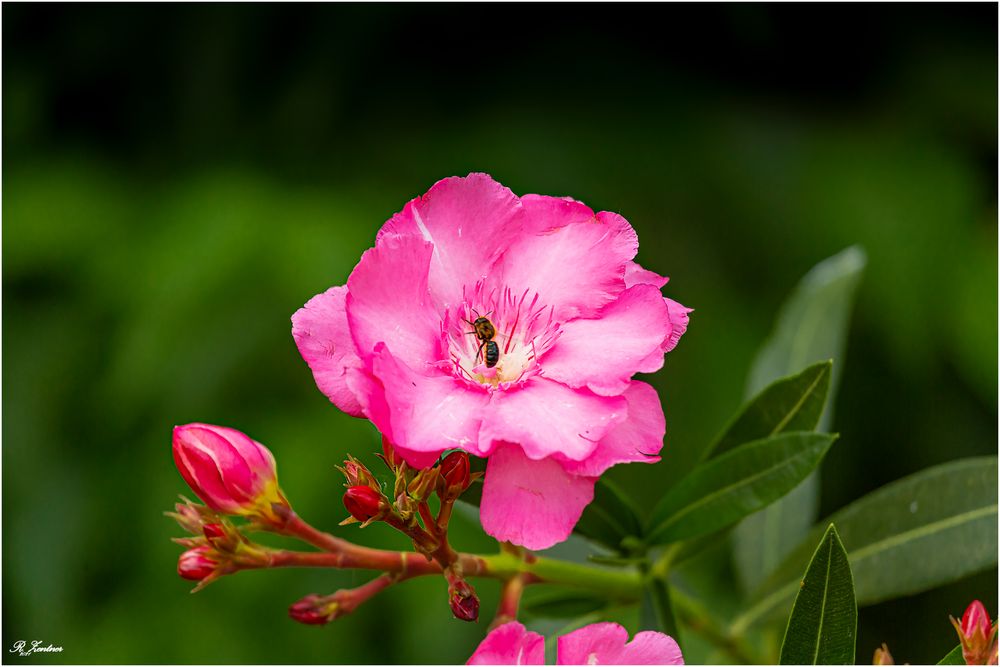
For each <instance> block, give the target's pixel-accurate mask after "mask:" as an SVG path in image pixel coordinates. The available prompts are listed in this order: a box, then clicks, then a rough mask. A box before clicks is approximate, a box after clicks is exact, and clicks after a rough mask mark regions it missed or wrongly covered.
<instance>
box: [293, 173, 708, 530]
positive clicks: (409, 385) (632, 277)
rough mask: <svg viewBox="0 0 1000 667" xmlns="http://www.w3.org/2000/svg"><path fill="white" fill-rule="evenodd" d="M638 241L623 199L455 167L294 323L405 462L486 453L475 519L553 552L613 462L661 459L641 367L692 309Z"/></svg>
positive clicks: (356, 409)
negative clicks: (614, 205)
mask: <svg viewBox="0 0 1000 667" xmlns="http://www.w3.org/2000/svg"><path fill="white" fill-rule="evenodd" d="M638 249H639V239H638V236H637V235H636V232H635V230H634V229H633V228H632V226H631V225H630V224H629V223H628V221H627V220H626V219H625V218H623V217H622V216H620V215H618V214H617V213H610V212H607V211H601V212H594V211H593V210H592V209H590V208H589V207H587V206H586V205H584V204H583V203H581V202H578V201H574V200H572V199H569V198H562V197H548V196H540V195H524V196H520V197H519V196H517V195H515V194H514V193H513V192H511V191H510V190H509V189H507V188H505V187H504V186H503V185H501V184H500V183H497V182H496V181H494V180H493V179H492V178H490V177H489V176H487V175H486V174H470V175H469V176H467V177H465V178H446V179H444V180H442V181H439V182H438V183H437V184H435V185H434V187H432V188H431V189H430V191H429V192H427V193H426V194H425V195H423V196H422V197H418V198H416V199H414V200H412V201H410V202H409V203H408V204H407V205H406V206H405V207H403V210H402V211H400V212H399V213H397V214H396V215H394V216H393V217H392V218H391V219H390V220H389V221H388V222H386V223H385V225H384V226H383V227H382V229H381V230H380V231H379V233H378V236H377V237H376V239H375V247H374V248H372V249H370V250H368V251H367V252H365V253H364V255H362V257H361V260H360V261H359V262H358V265H357V266H356V267H355V268H354V270H353V271H352V272H351V275H350V277H349V278H348V279H347V284H345V285H341V286H337V287H331V288H330V289H328V290H327V291H326V292H323V293H322V294H318V295H316V296H315V297H313V298H312V299H310V300H309V302H308V303H306V304H305V306H304V307H303V308H301V309H300V310H299V311H298V312H296V313H295V315H294V316H293V317H292V334H293V336H294V337H295V342H296V344H297V345H298V348H299V352H300V353H301V354H302V357H303V358H304V359H305V361H306V362H307V363H308V364H309V367H310V369H311V370H312V372H313V376H314V378H315V380H316V384H317V385H318V387H319V389H320V390H321V391H322V392H323V393H324V394H326V395H327V396H328V397H329V399H330V400H331V401H332V402H333V403H334V404H335V405H336V406H337V407H339V408H340V409H341V410H343V411H344V412H346V413H348V414H350V415H353V416H355V417H364V418H367V419H369V420H371V421H372V423H374V424H375V426H376V427H377V428H378V429H379V431H381V433H382V435H383V436H384V438H385V439H386V441H391V442H392V445H393V450H392V451H393V452H394V453H395V454H398V455H399V456H400V457H401V458H402V459H404V460H405V461H406V463H407V464H408V466H410V467H412V468H418V469H422V468H427V467H429V466H431V465H433V464H434V463H435V462H436V461H437V460H438V458H439V456H440V454H441V453H442V452H444V451H447V450H449V449H461V450H463V451H465V452H467V453H468V454H470V455H472V456H478V457H481V458H486V459H487V466H486V476H485V478H484V482H483V494H482V504H481V515H480V516H481V519H482V523H483V528H484V529H485V530H486V532H487V533H488V534H490V535H492V536H493V537H495V538H496V539H497V540H500V541H505V542H513V543H514V544H519V545H521V546H524V547H527V548H529V549H544V548H547V547H550V546H552V545H553V544H556V543H557V542H561V541H563V540H565V539H566V538H567V537H568V536H569V534H570V532H571V531H572V529H573V526H574V525H575V524H576V522H577V521H578V520H579V519H580V515H581V514H582V512H583V509H584V507H586V506H587V504H588V503H590V502H591V500H593V497H594V483H595V482H596V480H597V478H598V477H600V476H601V475H602V474H603V473H604V471H605V470H607V469H608V468H610V467H611V466H614V465H617V464H619V463H629V462H643V463H655V462H656V461H658V460H659V453H660V450H661V448H662V447H663V436H664V432H665V422H664V417H663V408H662V406H661V405H660V399H659V396H657V394H656V390H655V389H653V387H652V386H650V385H649V384H646V383H645V382H641V381H638V380H633V379H632V378H633V376H634V375H635V374H636V373H652V372H655V371H657V370H659V369H660V368H661V367H662V366H663V362H664V355H665V354H666V353H667V352H669V351H670V350H671V349H673V348H674V346H675V345H677V342H678V340H679V339H680V337H681V335H682V334H683V333H684V332H685V330H686V329H687V325H688V313H689V312H690V309H688V308H685V307H684V306H682V305H681V304H679V303H677V302H676V301H673V300H672V299H668V298H665V297H664V296H663V294H662V293H661V291H660V290H661V288H662V287H663V286H664V285H665V284H666V283H667V278H666V277H664V276H660V275H658V274H656V273H653V272H652V271H648V270H646V269H644V268H643V267H641V266H640V265H639V264H637V263H636V262H635V261H634V258H635V256H636V253H637V251H638ZM479 320H486V321H488V323H489V326H485V325H484V324H483V323H482V322H480V325H478V326H477V325H476V322H477V321H479ZM487 345H489V347H484V346H487ZM487 352H490V355H489V356H487Z"/></svg>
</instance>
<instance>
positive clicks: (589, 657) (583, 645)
mask: <svg viewBox="0 0 1000 667" xmlns="http://www.w3.org/2000/svg"><path fill="white" fill-rule="evenodd" d="M626 642H628V631H627V630H626V629H625V628H623V627H622V626H620V625H618V624H617V623H594V624H592V625H587V626H584V627H582V628H580V629H579V630H574V631H573V632H570V633H569V634H566V635H563V636H562V637H560V638H559V640H558V646H557V658H556V664H557V665H683V664H684V657H683V656H682V655H681V650H680V647H679V646H677V642H675V641H674V640H673V638H671V637H669V636H668V635H665V634H663V633H662V632H648V631H647V632H640V633H638V634H637V635H636V636H635V639H633V640H632V641H631V642H629V643H626Z"/></svg>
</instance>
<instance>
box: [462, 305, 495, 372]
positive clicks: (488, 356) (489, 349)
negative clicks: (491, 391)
mask: <svg viewBox="0 0 1000 667" xmlns="http://www.w3.org/2000/svg"><path fill="white" fill-rule="evenodd" d="M473 312H475V311H473ZM490 312H492V311H490ZM486 315H489V313H486ZM486 315H480V314H479V313H476V320H475V321H474V322H469V320H465V322H466V323H467V324H470V325H472V328H473V330H472V331H470V332H468V335H473V334H474V335H475V336H476V338H477V339H478V340H480V341H482V342H481V343H480V344H479V349H478V350H477V351H476V356H477V357H478V356H479V355H480V354H483V350H484V349H485V350H486V352H485V354H483V360H484V361H485V362H486V367H487V368H493V367H494V366H496V365H497V362H498V361H500V346H499V345H497V344H496V342H494V340H493V338H494V337H495V336H496V335H497V330H496V327H494V326H493V323H492V322H490V320H489V318H488V317H486Z"/></svg>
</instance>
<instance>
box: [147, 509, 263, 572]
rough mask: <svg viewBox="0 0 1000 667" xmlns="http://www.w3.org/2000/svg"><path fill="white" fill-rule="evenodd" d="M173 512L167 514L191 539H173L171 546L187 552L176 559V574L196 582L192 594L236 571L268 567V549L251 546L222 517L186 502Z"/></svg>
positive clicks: (252, 544) (235, 528)
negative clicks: (177, 545) (191, 535)
mask: <svg viewBox="0 0 1000 667" xmlns="http://www.w3.org/2000/svg"><path fill="white" fill-rule="evenodd" d="M175 509H176V511H175V512H167V513H166V514H167V515H168V516H171V517H173V518H174V519H175V520H176V521H177V523H178V524H179V525H180V526H181V528H183V529H184V530H186V531H188V532H189V533H192V534H193V535H194V536H193V537H178V538H175V539H174V542H176V543H178V544H180V545H182V546H185V547H187V551H185V552H184V553H182V554H181V555H180V558H178V559H177V574H179V575H180V576H181V577H182V578H184V579H187V580H189V581H196V582H198V585H197V586H196V587H195V589H194V590H195V591H199V590H201V589H202V588H204V587H205V586H207V585H208V584H210V583H212V582H213V581H215V580H216V579H218V578H219V577H222V576H224V575H227V574H232V573H233V572H236V571H238V570H241V569H244V568H248V567H266V566H267V564H268V562H269V560H268V558H269V556H268V551H267V549H265V548H263V547H260V546H258V545H256V544H254V543H252V542H251V541H250V540H248V539H247V538H246V537H245V536H244V535H243V534H242V533H241V532H240V531H239V529H238V528H237V527H236V526H234V525H233V524H232V523H230V522H229V521H228V520H227V519H225V518H224V517H219V516H217V515H215V514H214V512H212V510H211V509H209V508H207V507H205V506H203V505H196V504H195V503H192V502H191V501H190V500H186V499H185V501H184V502H183V503H177V505H176V507H175Z"/></svg>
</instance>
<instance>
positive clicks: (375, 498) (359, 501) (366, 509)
mask: <svg viewBox="0 0 1000 667" xmlns="http://www.w3.org/2000/svg"><path fill="white" fill-rule="evenodd" d="M381 505H382V495H381V494H380V493H379V492H378V491H376V490H375V489H373V488H371V487H368V486H352V487H351V488H349V489H347V492H346V493H344V507H346V508H347V511H348V512H350V513H351V516H353V517H354V518H355V519H357V520H358V521H367V520H368V519H371V518H372V517H374V516H378V514H379V512H381Z"/></svg>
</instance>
